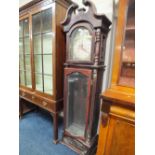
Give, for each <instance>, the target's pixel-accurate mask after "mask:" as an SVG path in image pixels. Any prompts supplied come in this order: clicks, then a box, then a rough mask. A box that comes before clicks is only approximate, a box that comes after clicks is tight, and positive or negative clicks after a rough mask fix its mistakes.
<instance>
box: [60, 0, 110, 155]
mask: <svg viewBox="0 0 155 155" xmlns="http://www.w3.org/2000/svg"><path fill="white" fill-rule="evenodd" d="M83 4H84V5H85V7H84V8H79V6H78V5H76V4H73V5H71V6H70V8H69V9H68V11H67V15H66V18H65V20H64V21H63V22H62V26H63V31H64V32H65V33H66V44H67V45H66V61H65V64H64V66H65V69H64V133H63V139H62V143H63V144H65V145H67V146H69V147H70V148H71V149H73V150H74V151H76V152H77V153H79V154H83V155H88V154H89V155H91V154H94V153H95V151H96V147H97V141H98V136H97V127H98V117H99V107H100V103H99V94H100V92H101V86H102V77H103V71H104V67H105V66H104V54H105V52H104V51H105V44H106V38H107V34H108V32H109V27H110V25H111V22H110V21H109V20H108V18H107V17H106V16H105V15H97V14H96V8H95V6H94V5H93V4H92V3H91V2H90V1H87V0H84V1H83Z"/></svg>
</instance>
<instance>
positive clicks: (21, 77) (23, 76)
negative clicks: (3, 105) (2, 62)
mask: <svg viewBox="0 0 155 155" xmlns="http://www.w3.org/2000/svg"><path fill="white" fill-rule="evenodd" d="M20 85H25V72H24V71H21V70H20Z"/></svg>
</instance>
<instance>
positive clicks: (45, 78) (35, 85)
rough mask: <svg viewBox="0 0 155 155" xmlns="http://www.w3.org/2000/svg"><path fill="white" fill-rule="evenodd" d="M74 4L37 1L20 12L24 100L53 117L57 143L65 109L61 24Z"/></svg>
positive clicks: (21, 73) (21, 93) (21, 76)
mask: <svg viewBox="0 0 155 155" xmlns="http://www.w3.org/2000/svg"><path fill="white" fill-rule="evenodd" d="M70 4H71V1H69V0H67V1H65V0H34V1H32V2H30V3H28V4H26V5H25V6H23V7H21V8H20V9H19V11H20V13H19V14H20V22H19V25H20V26H19V61H20V63H19V64H20V66H19V74H20V98H22V99H25V100H27V101H30V102H31V103H33V104H35V105H37V106H39V107H41V108H43V109H45V110H47V111H48V112H50V113H51V114H52V116H53V123H54V143H56V142H57V139H58V125H57V121H58V120H57V118H58V112H59V111H61V110H62V108H63V104H62V102H63V63H64V56H65V37H64V34H63V32H62V30H61V27H60V22H61V21H62V20H63V19H64V15H65V13H66V10H67V8H68V6H69V5H70Z"/></svg>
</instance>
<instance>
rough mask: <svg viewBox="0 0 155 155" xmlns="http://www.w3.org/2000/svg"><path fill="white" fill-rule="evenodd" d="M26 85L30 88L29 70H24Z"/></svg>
mask: <svg viewBox="0 0 155 155" xmlns="http://www.w3.org/2000/svg"><path fill="white" fill-rule="evenodd" d="M26 86H27V87H29V88H32V81H31V72H30V71H26Z"/></svg>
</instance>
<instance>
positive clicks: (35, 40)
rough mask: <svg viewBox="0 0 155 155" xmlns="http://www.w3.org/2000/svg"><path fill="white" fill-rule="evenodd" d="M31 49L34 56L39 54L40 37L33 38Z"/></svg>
mask: <svg viewBox="0 0 155 155" xmlns="http://www.w3.org/2000/svg"><path fill="white" fill-rule="evenodd" d="M33 49H34V53H35V54H41V35H36V36H33Z"/></svg>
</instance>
